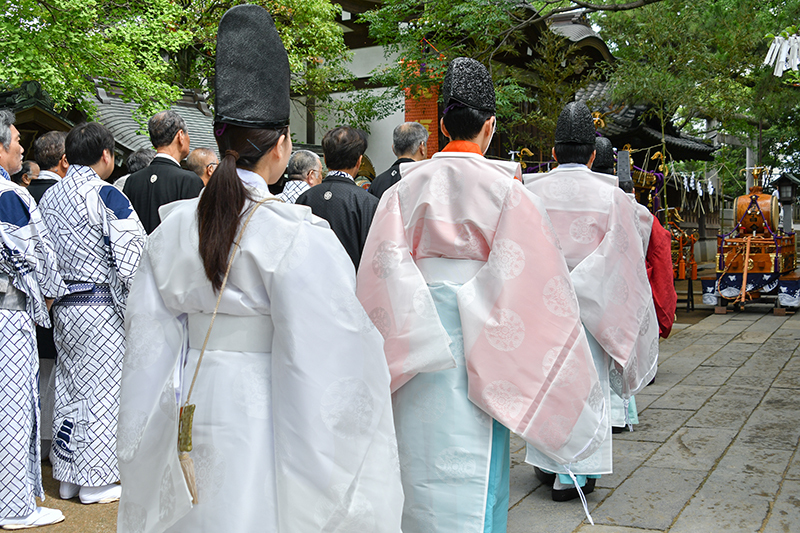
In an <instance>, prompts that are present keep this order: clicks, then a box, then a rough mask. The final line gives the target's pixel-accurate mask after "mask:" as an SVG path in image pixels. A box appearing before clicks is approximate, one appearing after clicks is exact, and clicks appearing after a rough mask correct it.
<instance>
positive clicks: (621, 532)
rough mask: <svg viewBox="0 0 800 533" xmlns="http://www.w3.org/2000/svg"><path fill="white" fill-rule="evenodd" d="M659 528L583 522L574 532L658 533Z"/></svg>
mask: <svg viewBox="0 0 800 533" xmlns="http://www.w3.org/2000/svg"><path fill="white" fill-rule="evenodd" d="M660 531H661V530H660V529H640V528H638V527H619V526H597V525H595V526H593V525H590V524H585V525H582V526H581V527H579V528H578V529H577V530H576V533H656V532H659V533H660Z"/></svg>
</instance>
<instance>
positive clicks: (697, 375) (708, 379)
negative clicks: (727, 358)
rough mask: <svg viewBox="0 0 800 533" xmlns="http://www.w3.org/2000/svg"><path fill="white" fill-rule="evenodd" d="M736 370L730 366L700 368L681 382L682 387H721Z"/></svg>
mask: <svg viewBox="0 0 800 533" xmlns="http://www.w3.org/2000/svg"><path fill="white" fill-rule="evenodd" d="M735 370H736V369H734V368H731V367H728V366H705V365H702V366H699V367H698V368H697V370H695V371H694V372H692V374H691V375H690V376H687V377H686V379H684V380H683V381H681V384H682V385H705V386H714V385H716V386H720V385H722V384H724V383H725V382H726V381H727V380H728V378H729V377H730V376H731V374H733V373H734V371H735Z"/></svg>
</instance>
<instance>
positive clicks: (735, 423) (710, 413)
mask: <svg viewBox="0 0 800 533" xmlns="http://www.w3.org/2000/svg"><path fill="white" fill-rule="evenodd" d="M763 397H764V392H763V391H762V390H758V389H753V388H746V387H737V386H735V385H731V384H730V383H728V384H726V385H723V386H722V387H720V388H719V390H718V391H717V393H716V394H714V396H712V397H711V398H710V399H709V400H708V402H706V404H705V405H703V407H701V408H700V409H699V410H698V411H697V413H696V414H695V415H694V416H693V417H692V418H691V419H689V421H688V422H686V426H688V427H709V428H714V427H716V428H728V429H736V430H738V429H740V428H741V427H742V426H743V425H744V423H745V422H746V421H747V419H748V418H749V417H750V414H751V413H752V412H753V409H755V408H756V406H757V405H758V404H759V403H760V402H761V399H762V398H763Z"/></svg>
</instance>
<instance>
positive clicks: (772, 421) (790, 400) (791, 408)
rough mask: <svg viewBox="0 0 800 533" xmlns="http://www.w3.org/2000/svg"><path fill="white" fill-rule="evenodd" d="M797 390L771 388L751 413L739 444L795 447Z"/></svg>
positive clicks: (799, 431) (799, 422) (799, 415)
mask: <svg viewBox="0 0 800 533" xmlns="http://www.w3.org/2000/svg"><path fill="white" fill-rule="evenodd" d="M798 406H800V391H798V390H796V389H771V390H770V391H769V392H767V394H766V395H765V397H764V400H762V402H761V404H760V405H759V406H758V408H756V410H755V411H754V412H753V415H752V416H751V417H750V420H748V422H747V424H745V427H744V428H742V431H741V433H740V434H739V438H738V440H740V441H741V443H742V444H745V445H750V446H757V447H763V448H773V449H780V450H794V449H795V448H796V447H797V440H798V438H800V409H798Z"/></svg>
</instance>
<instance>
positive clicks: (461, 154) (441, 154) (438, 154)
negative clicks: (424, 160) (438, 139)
mask: <svg viewBox="0 0 800 533" xmlns="http://www.w3.org/2000/svg"><path fill="white" fill-rule="evenodd" d="M431 157H432V158H436V159H439V158H440V157H470V158H478V159H486V158H485V157H484V156H482V155H481V154H476V153H475V152H436V153H435V154H433V156H431Z"/></svg>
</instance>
